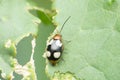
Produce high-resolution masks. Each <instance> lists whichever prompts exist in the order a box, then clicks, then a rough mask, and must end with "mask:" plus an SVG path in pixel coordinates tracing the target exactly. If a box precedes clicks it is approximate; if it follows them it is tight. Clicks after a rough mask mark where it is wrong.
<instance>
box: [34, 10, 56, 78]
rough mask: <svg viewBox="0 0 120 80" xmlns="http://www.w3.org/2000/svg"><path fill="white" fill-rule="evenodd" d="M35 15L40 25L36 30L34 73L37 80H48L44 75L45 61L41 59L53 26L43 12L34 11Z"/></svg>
mask: <svg viewBox="0 0 120 80" xmlns="http://www.w3.org/2000/svg"><path fill="white" fill-rule="evenodd" d="M35 12H36V15H37V16H38V17H39V18H40V19H41V21H42V22H41V24H40V25H39V28H38V30H39V31H38V36H37V39H36V47H35V53H34V60H35V68H36V69H35V71H36V75H37V79H38V80H49V78H48V77H47V76H46V73H45V63H46V62H45V59H44V58H43V57H42V56H43V53H44V52H45V47H46V40H47V38H48V36H49V35H50V33H52V32H53V30H54V25H53V23H52V20H51V19H50V16H49V15H48V14H46V12H44V11H40V10H35Z"/></svg>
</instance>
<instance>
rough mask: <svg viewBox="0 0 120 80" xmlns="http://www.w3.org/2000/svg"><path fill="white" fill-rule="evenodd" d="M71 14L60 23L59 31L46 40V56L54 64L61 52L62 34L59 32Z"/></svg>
mask: <svg viewBox="0 0 120 80" xmlns="http://www.w3.org/2000/svg"><path fill="white" fill-rule="evenodd" d="M70 17H71V16H69V17H68V18H67V19H66V21H65V22H64V24H63V25H62V28H61V29H60V32H59V33H57V34H55V35H54V36H53V38H52V39H51V40H50V41H48V44H47V48H46V57H47V59H48V61H49V62H50V63H51V64H52V65H53V66H54V65H56V63H57V62H58V61H59V59H60V57H61V55H62V52H63V43H62V35H61V34H60V33H61V31H62V29H63V27H64V25H65V23H66V22H67V21H68V20H69V18H70Z"/></svg>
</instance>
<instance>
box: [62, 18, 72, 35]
mask: <svg viewBox="0 0 120 80" xmlns="http://www.w3.org/2000/svg"><path fill="white" fill-rule="evenodd" d="M70 17H71V16H69V17H68V18H67V19H66V20H65V22H64V23H63V25H62V28H61V29H60V33H61V31H62V29H63V27H64V25H65V23H66V22H67V21H68V20H69V19H70Z"/></svg>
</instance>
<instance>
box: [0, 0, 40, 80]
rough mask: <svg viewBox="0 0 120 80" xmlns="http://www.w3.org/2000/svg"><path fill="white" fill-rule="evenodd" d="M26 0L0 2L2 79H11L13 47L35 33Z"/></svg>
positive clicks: (0, 68)
mask: <svg viewBox="0 0 120 80" xmlns="http://www.w3.org/2000/svg"><path fill="white" fill-rule="evenodd" d="M29 7H30V6H29V5H28V3H27V2H26V0H22V1H21V0H11V1H9V0H0V63H1V65H0V70H1V71H2V77H4V78H6V79H7V80H10V79H12V76H11V75H12V72H13V69H14V60H13V59H14V57H15V55H16V48H15V45H16V44H17V43H18V42H19V41H20V40H21V39H22V38H23V37H24V36H27V35H28V34H30V33H31V34H34V35H36V33H37V24H36V23H35V21H39V20H38V19H37V18H36V17H34V16H33V15H31V14H30V13H29V12H28V9H29Z"/></svg>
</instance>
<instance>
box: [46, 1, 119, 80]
mask: <svg viewBox="0 0 120 80" xmlns="http://www.w3.org/2000/svg"><path fill="white" fill-rule="evenodd" d="M54 5H55V7H56V9H57V11H58V12H59V14H57V15H56V21H57V22H58V23H59V26H58V28H57V29H56V30H58V31H60V28H61V26H62V24H63V23H64V22H65V20H66V19H67V18H68V17H69V16H71V18H70V19H69V21H67V23H66V24H65V26H64V28H63V30H62V32H61V35H62V39H63V44H64V51H63V53H62V59H63V60H61V59H60V61H59V62H58V63H57V64H56V66H52V65H50V64H47V67H46V71H47V72H48V75H49V76H50V77H51V78H53V79H54V76H56V75H55V72H58V71H59V72H60V73H66V72H71V73H73V74H75V76H76V77H77V78H80V80H119V79H120V76H119V74H120V70H119V68H120V64H119V63H120V45H119V44H120V0H75V1H74V0H64V1H61V0H56V1H55V4H54ZM65 40H67V41H70V43H68V42H66V41H65ZM61 79H62V78H60V79H58V80H61ZM63 80H65V79H63ZM71 80H72V79H71Z"/></svg>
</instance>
